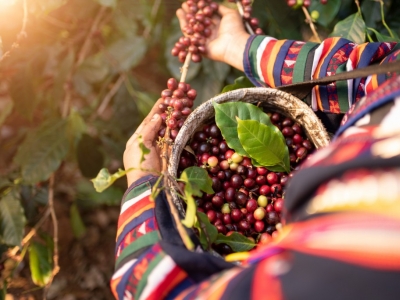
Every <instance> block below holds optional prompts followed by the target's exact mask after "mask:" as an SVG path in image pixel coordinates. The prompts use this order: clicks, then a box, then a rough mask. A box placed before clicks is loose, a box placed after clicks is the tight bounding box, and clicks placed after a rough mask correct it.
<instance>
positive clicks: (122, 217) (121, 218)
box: [118, 196, 154, 227]
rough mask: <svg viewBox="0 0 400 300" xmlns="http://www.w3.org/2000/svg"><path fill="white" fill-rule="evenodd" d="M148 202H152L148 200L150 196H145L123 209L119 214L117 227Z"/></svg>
mask: <svg viewBox="0 0 400 300" xmlns="http://www.w3.org/2000/svg"><path fill="white" fill-rule="evenodd" d="M149 203H154V202H153V201H150V196H146V197H144V198H143V199H140V200H139V201H138V202H136V203H135V204H133V205H132V206H131V207H129V208H128V209H127V210H125V211H124V212H123V213H122V214H120V216H119V220H118V227H119V226H120V225H121V224H123V223H124V222H125V220H126V219H127V218H129V217H130V216H132V214H133V213H134V212H135V211H137V210H139V209H141V208H143V207H144V206H146V205H148V204H149Z"/></svg>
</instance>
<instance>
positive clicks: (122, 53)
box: [106, 35, 147, 73]
mask: <svg viewBox="0 0 400 300" xmlns="http://www.w3.org/2000/svg"><path fill="white" fill-rule="evenodd" d="M146 51H147V44H146V41H145V39H144V38H143V37H141V36H134V35H133V36H129V37H126V38H124V39H120V40H117V41H115V42H114V43H112V44H111V45H110V46H108V47H107V49H106V52H107V56H106V57H107V58H108V57H109V59H108V60H109V61H110V68H111V69H113V71H114V72H115V73H120V72H126V71H129V70H130V69H131V68H133V67H135V66H136V65H138V64H139V62H140V61H141V60H142V59H143V57H144V55H145V54H146Z"/></svg>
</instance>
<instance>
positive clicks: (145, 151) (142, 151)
mask: <svg viewBox="0 0 400 300" xmlns="http://www.w3.org/2000/svg"><path fill="white" fill-rule="evenodd" d="M138 141H139V148H140V164H141V163H142V162H143V161H144V156H145V155H147V154H149V153H150V149H149V148H147V147H146V146H145V145H144V144H143V137H142V135H139V136H138Z"/></svg>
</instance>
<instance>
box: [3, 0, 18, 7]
mask: <svg viewBox="0 0 400 300" xmlns="http://www.w3.org/2000/svg"><path fill="white" fill-rule="evenodd" d="M15 1H16V0H0V7H3V6H11V5H13V4H14V3H15Z"/></svg>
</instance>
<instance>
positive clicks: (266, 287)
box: [250, 259, 283, 300]
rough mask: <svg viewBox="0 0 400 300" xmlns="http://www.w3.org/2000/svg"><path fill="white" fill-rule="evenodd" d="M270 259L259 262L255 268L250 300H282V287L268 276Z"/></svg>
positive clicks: (276, 280) (273, 278)
mask: <svg viewBox="0 0 400 300" xmlns="http://www.w3.org/2000/svg"><path fill="white" fill-rule="evenodd" d="M270 262H271V259H265V260H263V261H261V262H260V263H259V264H258V265H257V268H256V271H255V272H254V276H253V285H252V289H251V292H250V293H251V295H250V297H251V298H250V299H252V300H257V299H268V300H282V299H283V294H282V286H281V283H280V281H279V280H278V279H277V278H276V277H273V276H271V275H270V274H269V272H268V269H269V268H268V265H269V264H270Z"/></svg>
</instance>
